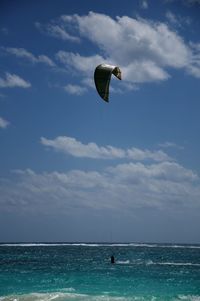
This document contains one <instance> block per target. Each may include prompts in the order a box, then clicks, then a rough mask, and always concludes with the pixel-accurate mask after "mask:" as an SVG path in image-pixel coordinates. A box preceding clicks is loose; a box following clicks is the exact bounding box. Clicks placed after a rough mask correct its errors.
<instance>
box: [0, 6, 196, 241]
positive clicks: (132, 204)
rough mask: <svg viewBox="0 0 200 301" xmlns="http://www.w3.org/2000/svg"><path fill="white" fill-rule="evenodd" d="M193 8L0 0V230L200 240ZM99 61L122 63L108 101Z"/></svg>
mask: <svg viewBox="0 0 200 301" xmlns="http://www.w3.org/2000/svg"><path fill="white" fill-rule="evenodd" d="M199 16H200V2H199V1H197V0H196V1H192V0H190V1H189V0H188V1H186V0H185V1H175V0H174V1H173V0H170V1H167V0H165V1H164V0H163V1H155V2H154V1H129V0H124V1H93V0H91V1H90V0H87V1H80V0H74V1H70V3H69V1H64V0H60V1H57V2H55V1H53V0H48V1H39V0H38V1H36V0H35V1H22V0H18V1H11V0H7V1H1V4H0V37H1V39H0V41H1V42H0V140H1V146H0V229H1V231H0V241H137V242H144V241H145V242H172V243H174V242H175V243H182V242H184V243H200V234H199V228H200V214H199V212H200V211H199V210H200V159H199V153H200V141H199V132H200V120H199V112H200V102H199V81H200V37H199V32H200V19H199ZM101 63H108V64H112V65H116V66H119V67H120V69H121V71H122V81H118V80H116V79H115V78H112V81H111V86H110V101H109V103H105V102H104V101H102V100H101V99H100V97H99V96H98V94H97V92H96V91H95V87H94V82H93V73H94V70H95V67H96V66H97V65H98V64H101Z"/></svg>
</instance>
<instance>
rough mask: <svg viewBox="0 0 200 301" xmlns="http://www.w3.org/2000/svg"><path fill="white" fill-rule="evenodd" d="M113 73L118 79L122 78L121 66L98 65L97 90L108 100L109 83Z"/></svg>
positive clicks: (95, 79)
mask: <svg viewBox="0 0 200 301" xmlns="http://www.w3.org/2000/svg"><path fill="white" fill-rule="evenodd" d="M112 74H114V75H115V76H116V77H117V78H118V79H120V80H121V79H122V78H121V71H120V69H119V67H116V66H112V65H107V64H101V65H99V66H97V67H96V69H95V72H94V82H95V85H96V89H97V92H98V93H99V95H100V96H101V97H102V98H103V100H105V101H107V102H108V99H109V85H110V79H111V75H112Z"/></svg>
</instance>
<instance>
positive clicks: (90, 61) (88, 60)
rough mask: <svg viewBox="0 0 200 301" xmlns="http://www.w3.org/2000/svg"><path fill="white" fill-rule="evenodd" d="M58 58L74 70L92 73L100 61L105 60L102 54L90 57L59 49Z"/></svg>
mask: <svg viewBox="0 0 200 301" xmlns="http://www.w3.org/2000/svg"><path fill="white" fill-rule="evenodd" d="M56 58H57V59H58V60H59V61H60V62H62V63H63V64H64V65H65V66H66V67H70V68H71V69H72V70H75V71H79V72H80V71H81V72H84V73H86V74H91V73H93V72H94V69H95V67H96V66H97V65H99V62H103V61H105V59H104V58H103V57H101V56H100V55H94V56H89V57H83V56H81V55H80V54H78V53H72V52H66V51H59V52H58V53H57V54H56Z"/></svg>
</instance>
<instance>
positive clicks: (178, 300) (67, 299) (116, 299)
mask: <svg viewBox="0 0 200 301" xmlns="http://www.w3.org/2000/svg"><path fill="white" fill-rule="evenodd" d="M52 300H56V301H71V300H72V301H86V300H87V301H163V300H165V297H164V296H163V297H156V296H110V295H108V294H102V295H97V296H94V295H86V294H77V293H63V292H53V293H30V294H24V295H19V294H16V295H9V296H2V297H0V301H52ZM166 300H168V301H170V300H171V301H200V296H198V295H179V296H176V297H175V296H172V297H171V298H170V299H169V297H167V299H166Z"/></svg>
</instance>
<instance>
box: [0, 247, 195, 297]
mask: <svg viewBox="0 0 200 301" xmlns="http://www.w3.org/2000/svg"><path fill="white" fill-rule="evenodd" d="M111 255H114V257H115V264H111V262H110V257H111ZM0 300H1V301H8V300H9V301H10V300H13V301H22V300H23V301H26V300H27V301H33V300H36V301H39V300H40V301H47V300H57V301H60V300H62V301H64V300H73V301H77V300H88V301H90V300H91V301H95V300H98V301H101V300H102V301H115V300H117V301H130V300H135V301H171V300H173V301H200V245H172V244H164V245H161V244H135V243H129V244H125V243H124V244H83V243H69V244H68V243H58V244H39V243H38V244H0Z"/></svg>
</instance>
